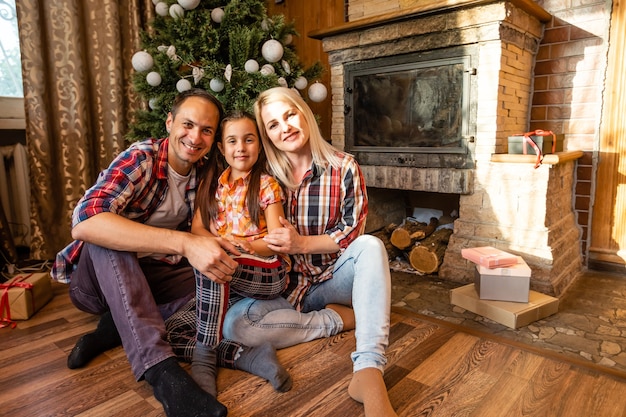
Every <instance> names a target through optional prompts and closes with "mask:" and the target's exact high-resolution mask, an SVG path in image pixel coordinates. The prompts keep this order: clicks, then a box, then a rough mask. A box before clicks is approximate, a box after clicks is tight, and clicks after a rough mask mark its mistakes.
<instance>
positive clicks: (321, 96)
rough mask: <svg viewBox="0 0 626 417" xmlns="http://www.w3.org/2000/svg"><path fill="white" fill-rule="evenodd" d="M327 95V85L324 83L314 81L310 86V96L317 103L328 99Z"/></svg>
mask: <svg viewBox="0 0 626 417" xmlns="http://www.w3.org/2000/svg"><path fill="white" fill-rule="evenodd" d="M327 95H328V91H327V90H326V86H325V85H324V84H322V83H314V84H313V85H311V86H310V87H309V98H310V99H311V100H313V101H314V102H316V103H321V102H322V101H324V100H326V96H327Z"/></svg>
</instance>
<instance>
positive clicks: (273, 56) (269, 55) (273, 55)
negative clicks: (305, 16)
mask: <svg viewBox="0 0 626 417" xmlns="http://www.w3.org/2000/svg"><path fill="white" fill-rule="evenodd" d="M283 52H284V50H283V45H282V44H281V43H280V42H278V41H277V40H276V39H270V40H269V41H267V42H265V43H264V44H263V46H262V47H261V55H263V58H265V60H266V61H267V62H278V61H280V59H281V58H282V57H283Z"/></svg>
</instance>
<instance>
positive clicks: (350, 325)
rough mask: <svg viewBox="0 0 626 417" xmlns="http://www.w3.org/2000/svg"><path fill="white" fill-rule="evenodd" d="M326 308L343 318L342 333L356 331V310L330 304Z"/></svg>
mask: <svg viewBox="0 0 626 417" xmlns="http://www.w3.org/2000/svg"><path fill="white" fill-rule="evenodd" d="M326 308H330V309H331V310H333V311H335V312H336V313H337V314H339V315H340V316H341V321H343V329H342V331H344V332H347V331H349V330H354V327H355V326H356V321H355V319H354V310H353V309H352V307H348V306H344V305H341V304H328V305H327V306H326Z"/></svg>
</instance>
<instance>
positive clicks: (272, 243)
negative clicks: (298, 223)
mask: <svg viewBox="0 0 626 417" xmlns="http://www.w3.org/2000/svg"><path fill="white" fill-rule="evenodd" d="M278 220H279V221H280V224H281V226H282V227H277V228H275V229H272V230H270V231H269V233H268V234H267V235H266V236H265V237H264V238H263V240H264V241H265V243H267V247H268V248H269V249H271V250H273V251H274V252H278V253H287V254H294V253H305V251H304V249H305V248H304V239H303V236H301V235H300V234H299V233H298V231H297V230H296V228H295V227H293V225H292V224H291V223H289V222H288V221H287V220H286V219H285V218H284V217H282V216H281V217H279V218H278Z"/></svg>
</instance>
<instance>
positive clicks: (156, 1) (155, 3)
mask: <svg viewBox="0 0 626 417" xmlns="http://www.w3.org/2000/svg"><path fill="white" fill-rule="evenodd" d="M160 1H161V0H152V4H154V5H155V6H156V5H157V4H159V2H160Z"/></svg>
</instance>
